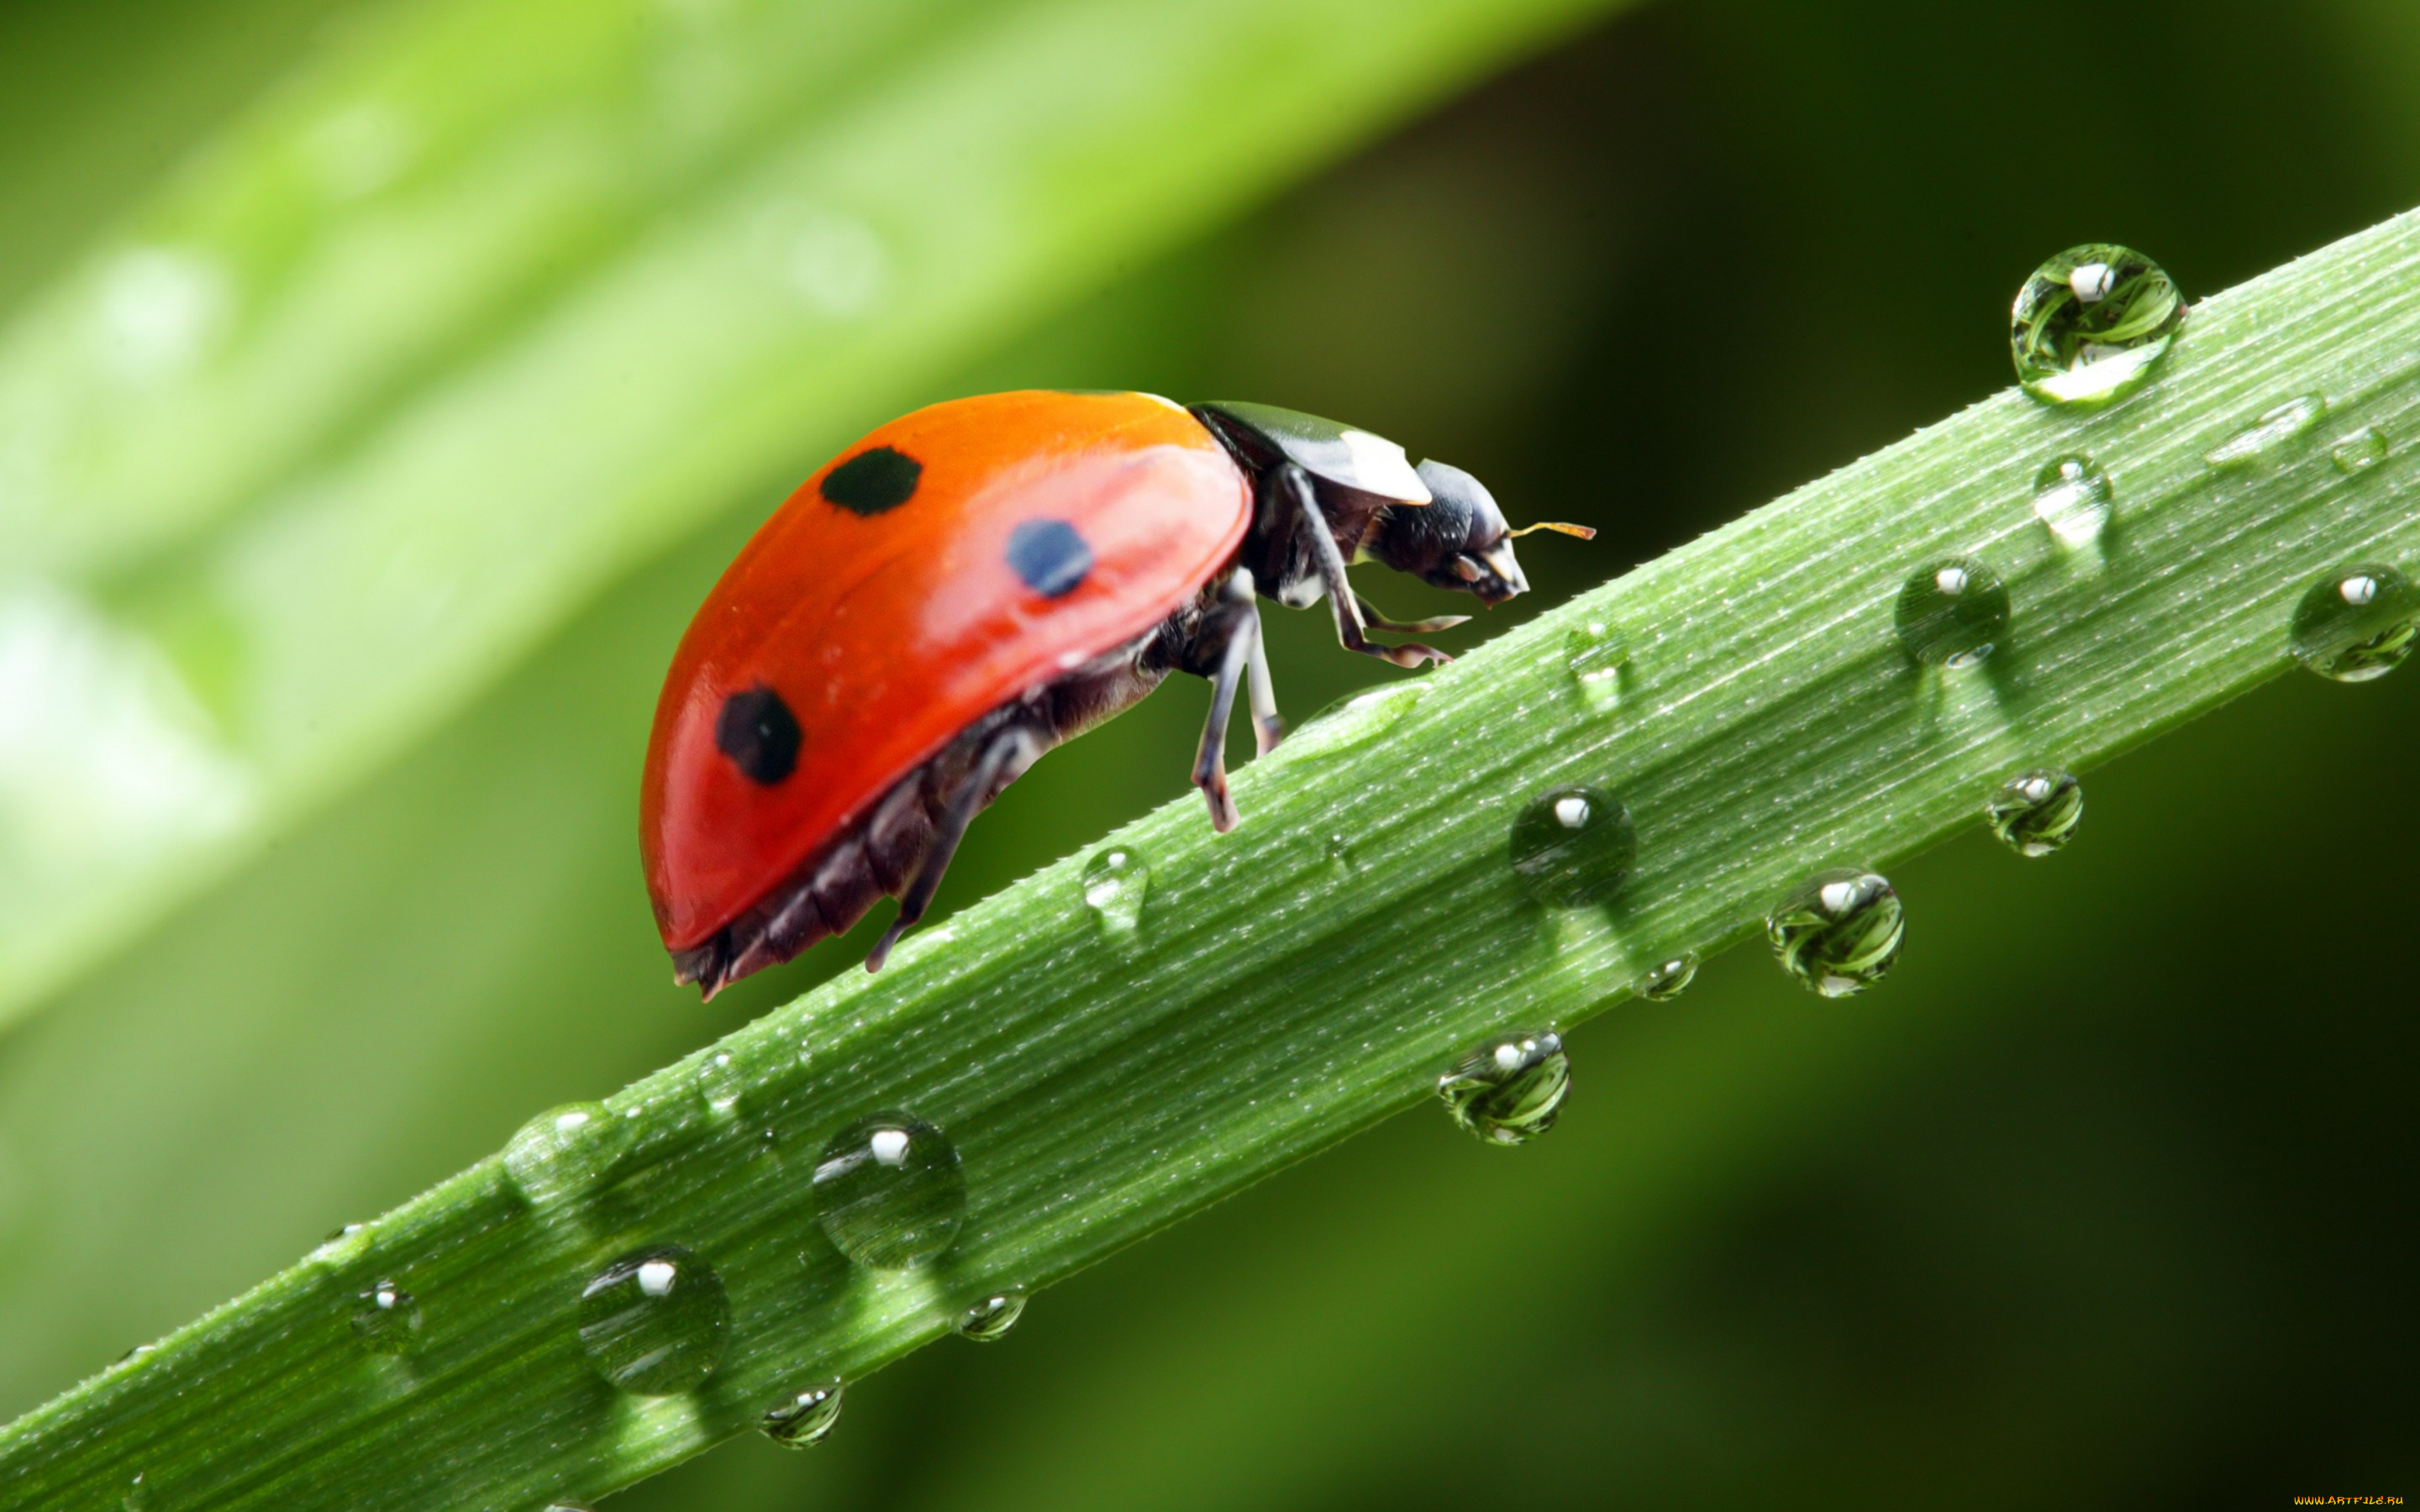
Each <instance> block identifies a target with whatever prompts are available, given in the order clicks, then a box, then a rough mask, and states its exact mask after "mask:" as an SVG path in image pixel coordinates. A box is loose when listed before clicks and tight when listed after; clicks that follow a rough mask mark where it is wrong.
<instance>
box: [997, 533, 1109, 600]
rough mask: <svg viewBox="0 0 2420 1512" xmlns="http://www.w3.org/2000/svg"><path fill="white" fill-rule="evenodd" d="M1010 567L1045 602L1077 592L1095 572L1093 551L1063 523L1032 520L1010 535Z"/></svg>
mask: <svg viewBox="0 0 2420 1512" xmlns="http://www.w3.org/2000/svg"><path fill="white" fill-rule="evenodd" d="M1008 564H1009V566H1010V567H1011V568H1012V569H1014V570H1015V571H1016V575H1017V576H1018V577H1019V578H1022V579H1025V586H1026V587H1028V588H1031V589H1032V590H1033V591H1034V592H1035V593H1037V594H1041V595H1042V596H1043V597H1045V598H1060V597H1063V596H1065V595H1066V594H1072V593H1074V592H1075V591H1076V588H1077V585H1078V584H1079V583H1081V582H1082V581H1083V580H1084V575H1085V574H1086V573H1089V572H1091V571H1092V570H1093V548H1091V547H1089V546H1086V545H1085V544H1084V538H1083V537H1082V536H1080V535H1078V534H1077V533H1076V527H1075V526H1073V525H1070V524H1068V523H1067V522H1066V521H1065V520H1063V519H1029V520H1027V521H1026V522H1025V523H1024V524H1022V525H1019V526H1018V527H1017V528H1016V529H1015V530H1014V531H1011V532H1009V534H1008Z"/></svg>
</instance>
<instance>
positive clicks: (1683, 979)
mask: <svg viewBox="0 0 2420 1512" xmlns="http://www.w3.org/2000/svg"><path fill="white" fill-rule="evenodd" d="M1695 980H1698V958H1697V957H1696V956H1694V955H1691V954H1689V953H1687V952H1686V951H1683V953H1682V954H1680V955H1676V956H1674V957H1672V958H1671V959H1670V960H1668V961H1661V962H1658V963H1656V964H1654V965H1652V966H1650V967H1648V968H1647V971H1646V974H1645V975H1643V976H1641V977H1640V978H1639V979H1638V980H1637V983H1636V984H1635V985H1634V986H1633V987H1632V989H1631V990H1632V991H1634V992H1636V993H1637V994H1638V995H1639V996H1641V997H1644V998H1646V999H1647V1000H1648V1001H1649V1002H1652V1003H1668V1002H1670V1001H1671V1000H1672V999H1674V998H1675V997H1678V996H1680V995H1682V994H1683V993H1685V992H1687V991H1688V990H1689V983H1691V982H1693V981H1695Z"/></svg>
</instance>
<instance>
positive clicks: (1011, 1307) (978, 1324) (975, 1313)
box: [958, 1289, 1025, 1344]
mask: <svg viewBox="0 0 2420 1512" xmlns="http://www.w3.org/2000/svg"><path fill="white" fill-rule="evenodd" d="M1024 1316H1025V1293H1024V1292H1022V1291H1017V1290H1014V1289H1011V1290H1008V1291H995V1292H993V1293H992V1294H991V1295H990V1296H988V1297H985V1299H984V1300H983V1301H981V1302H979V1303H976V1304H974V1305H973V1306H971V1307H970V1308H968V1309H967V1310H966V1311H965V1312H963V1313H960V1314H959V1315H958V1333H959V1334H960V1335H963V1336H965V1337H967V1338H970V1339H972V1340H974V1341H975V1342H976V1343H977V1344H991V1343H995V1342H997V1341H998V1340H1000V1339H1003V1338H1005V1337H1007V1336H1008V1331H1009V1330H1010V1329H1012V1328H1015V1327H1016V1320H1017V1319H1020V1318H1022V1317H1024Z"/></svg>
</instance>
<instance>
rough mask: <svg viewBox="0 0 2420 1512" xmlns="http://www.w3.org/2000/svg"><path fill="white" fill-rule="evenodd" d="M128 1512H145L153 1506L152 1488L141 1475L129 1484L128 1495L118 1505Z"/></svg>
mask: <svg viewBox="0 0 2420 1512" xmlns="http://www.w3.org/2000/svg"><path fill="white" fill-rule="evenodd" d="M118 1504H119V1505H120V1506H123V1507H124V1508H126V1512H145V1509H146V1508H147V1507H149V1506H150V1504H151V1488H150V1486H149V1485H148V1484H147V1482H146V1481H145V1480H144V1478H143V1475H142V1474H141V1473H137V1474H136V1475H135V1477H134V1478H133V1479H132V1481H130V1482H128V1483H127V1487H126V1495H125V1497H124V1498H123V1499H121V1500H120V1501H119V1503H118Z"/></svg>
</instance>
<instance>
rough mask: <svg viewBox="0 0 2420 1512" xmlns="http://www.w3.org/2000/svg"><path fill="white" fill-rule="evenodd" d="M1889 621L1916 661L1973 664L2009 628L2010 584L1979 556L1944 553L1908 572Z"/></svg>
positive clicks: (1959, 665) (1955, 665)
mask: <svg viewBox="0 0 2420 1512" xmlns="http://www.w3.org/2000/svg"><path fill="white" fill-rule="evenodd" d="M1892 624H1893V625H1894V626H1895V627H1896V628H1897V629H1898V631H1899V643H1900V645H1902V646H1904V647H1906V648H1907V654H1908V655H1909V656H1914V657H1915V658H1916V660H1917V661H1920V662H1922V663H1924V664H1925V665H1927V666H1930V667H1950V668H1962V667H1973V666H1976V665H1978V663H1980V662H1981V661H1983V659H1984V658H1986V657H1988V656H1991V654H1992V652H1993V648H1994V647H1995V646H1997V645H1998V644H1999V641H2000V640H2001V638H2002V637H2004V636H2006V635H2007V634H2008V632H2009V590H2008V588H2007V586H2006V585H2005V584H2003V583H2002V582H2001V581H2000V575H1999V574H1998V573H1996V572H1993V570H1992V568H1991V566H1990V564H1988V563H1985V562H1983V561H1981V560H1980V559H1979V558H1976V557H1949V558H1946V559H1944V560H1943V561H1940V562H1935V563H1931V565H1930V566H1927V567H1924V568H1922V569H1920V570H1918V571H1916V572H1915V573H1913V574H1911V575H1910V576H1909V578H1908V579H1907V581H1906V583H1905V584H1904V585H1902V586H1901V587H1900V591H1899V605H1898V608H1897V609H1895V610H1894V612H1893V616H1892Z"/></svg>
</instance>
